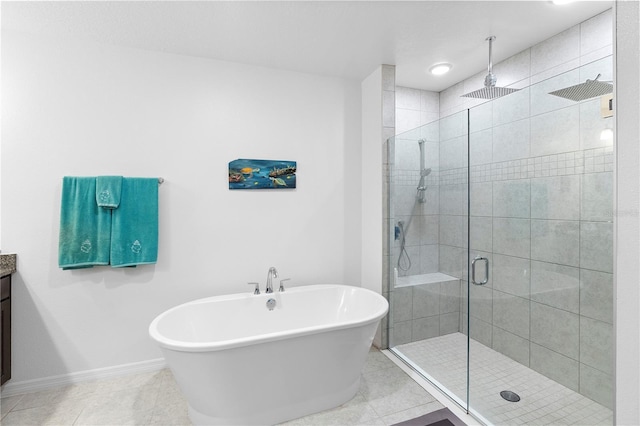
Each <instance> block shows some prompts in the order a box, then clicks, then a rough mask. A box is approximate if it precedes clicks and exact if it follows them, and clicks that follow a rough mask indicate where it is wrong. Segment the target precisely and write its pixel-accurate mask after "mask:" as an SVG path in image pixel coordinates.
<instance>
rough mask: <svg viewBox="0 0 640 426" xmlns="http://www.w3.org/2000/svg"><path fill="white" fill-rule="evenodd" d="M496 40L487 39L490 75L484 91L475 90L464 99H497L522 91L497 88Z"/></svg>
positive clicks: (485, 81) (485, 79) (486, 79)
mask: <svg viewBox="0 0 640 426" xmlns="http://www.w3.org/2000/svg"><path fill="white" fill-rule="evenodd" d="M495 39H496V37H495V36H490V37H487V39H486V40H487V41H488V42H489V66H488V67H487V70H488V71H489V73H488V74H487V75H486V77H485V78H484V87H483V88H482V89H478V90H474V91H473V92H469V93H465V94H464V95H462V97H465V98H476V99H495V98H499V97H501V96H505V95H509V94H511V93H513V92H517V91H518V90H520V89H511V88H508V87H496V82H497V81H498V78H497V77H496V76H495V75H494V74H493V62H492V60H491V51H492V45H493V41H494V40H495Z"/></svg>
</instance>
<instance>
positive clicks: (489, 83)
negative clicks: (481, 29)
mask: <svg viewBox="0 0 640 426" xmlns="http://www.w3.org/2000/svg"><path fill="white" fill-rule="evenodd" d="M495 39H496V36H489V37H487V38H486V39H485V40H486V41H488V42H489V66H487V72H488V74H487V76H486V77H485V78H484V85H485V87H494V86H495V85H496V82H497V80H498V79H497V78H496V76H495V75H493V59H492V57H493V55H492V53H493V41H494V40H495Z"/></svg>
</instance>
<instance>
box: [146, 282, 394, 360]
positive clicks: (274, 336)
mask: <svg viewBox="0 0 640 426" xmlns="http://www.w3.org/2000/svg"><path fill="white" fill-rule="evenodd" d="M335 287H338V288H345V289H355V290H356V291H362V292H365V293H371V294H372V295H374V297H375V298H376V299H377V300H379V301H380V305H381V306H380V307H376V309H375V310H372V313H371V314H369V315H366V316H363V317H362V318H361V319H358V320H351V321H349V322H339V323H335V324H330V325H328V324H322V325H316V326H311V327H303V328H299V329H294V330H284V331H278V332H274V333H266V334H262V335H260V336H250V337H242V338H237V339H228V340H224V341H220V342H185V341H180V340H175V339H169V338H167V337H165V336H163V335H162V334H161V333H160V332H159V331H158V323H159V322H160V321H161V320H162V319H163V318H164V317H165V316H166V315H169V314H170V313H172V312H174V311H176V310H178V309H183V308H184V307H186V306H189V305H196V304H202V303H208V302H210V301H212V300H216V301H225V300H237V299H245V298H249V297H262V298H265V297H271V296H272V295H269V294H261V295H253V294H248V293H233V294H225V295H218V296H210V297H204V298H200V299H195V300H192V301H189V302H185V303H181V304H179V305H177V306H174V307H172V308H169V309H167V310H165V311H163V312H162V313H160V314H159V315H158V316H156V317H155V318H154V319H153V321H152V322H151V324H150V325H149V336H150V337H151V339H152V340H154V341H155V342H156V343H157V344H158V345H159V346H160V347H161V348H162V349H163V350H173V351H178V352H211V351H220V350H228V349H233V348H240V347H244V346H251V345H257V344H260V343H265V342H272V341H278V340H284V339H291V338H295V337H298V336H307V335H313V334H318V333H325V332H330V331H333V330H341V329H349V328H357V327H363V326H366V325H369V324H371V323H374V322H378V321H380V320H381V319H382V318H383V317H384V316H385V315H386V314H387V313H388V312H389V302H388V301H387V300H386V299H385V298H384V297H383V296H382V295H381V294H379V293H376V292H374V291H373V290H369V289H367V288H363V287H356V286H350V285H345V284H311V285H303V286H298V287H292V288H290V289H287V291H286V292H291V293H294V292H303V291H309V290H313V289H320V288H335Z"/></svg>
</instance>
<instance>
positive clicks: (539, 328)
mask: <svg viewBox="0 0 640 426" xmlns="http://www.w3.org/2000/svg"><path fill="white" fill-rule="evenodd" d="M597 74H602V76H603V77H602V78H601V79H602V80H611V79H612V78H611V76H612V73H611V59H610V58H605V59H603V60H600V61H597V62H594V63H591V64H587V65H584V66H582V67H580V68H578V69H574V70H572V71H569V72H567V73H564V74H561V75H558V76H555V77H553V78H551V79H548V80H544V81H541V82H539V83H537V84H534V85H532V86H529V87H526V88H523V89H521V90H519V91H517V92H515V93H513V94H510V95H507V96H504V97H501V98H498V99H494V100H491V101H488V102H486V103H484V104H481V105H478V106H476V107H474V108H471V109H470V110H469V122H468V124H469V216H468V229H469V233H468V249H469V250H468V254H467V255H468V257H467V259H466V261H467V262H466V264H467V265H469V268H468V270H467V271H466V273H467V280H466V282H465V284H464V285H463V291H464V290H466V294H464V295H463V297H464V298H466V299H467V300H466V302H467V303H466V304H467V306H468V312H465V313H468V317H467V321H463V326H466V327H465V328H464V332H465V333H466V334H467V335H468V336H469V346H468V351H469V382H468V385H469V399H468V402H469V411H470V412H471V413H473V414H475V415H476V416H477V417H478V418H480V419H483V420H484V421H486V422H488V423H492V424H511V423H522V422H524V423H527V424H541V425H542V424H585V423H589V424H601V425H606V424H611V423H612V412H611V408H612V401H613V400H612V395H613V392H612V385H613V370H612V366H613V359H612V353H613V344H612V342H613V329H612V322H613V314H612V304H613V299H612V288H613V285H612V283H613V280H612V264H613V244H612V229H613V215H612V209H613V183H612V182H613V147H612V144H613V142H612V139H611V138H610V137H608V135H609V133H608V132H607V129H610V128H611V127H612V118H611V117H610V116H607V113H606V111H604V112H603V111H602V108H601V105H603V104H606V99H601V97H600V96H595V97H591V98H587V99H584V100H578V101H576V100H569V99H565V98H562V97H559V96H555V95H553V94H550V92H554V91H557V90H561V89H563V88H567V87H570V86H572V85H576V84H579V83H581V82H585V81H586V80H587V79H589V78H590V79H593V77H594V76H595V75H597ZM463 305H465V303H463Z"/></svg>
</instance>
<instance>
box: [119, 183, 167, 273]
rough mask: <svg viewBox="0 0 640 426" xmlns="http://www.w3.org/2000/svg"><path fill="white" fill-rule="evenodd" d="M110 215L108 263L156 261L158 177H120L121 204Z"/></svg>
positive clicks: (139, 263)
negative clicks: (109, 254) (109, 255)
mask: <svg viewBox="0 0 640 426" xmlns="http://www.w3.org/2000/svg"><path fill="white" fill-rule="evenodd" d="M111 214H112V222H111V266H113V267H114V268H118V267H123V266H135V265H144V264H148V263H156V261H157V259H158V178H123V179H122V194H121V201H120V206H119V207H118V208H117V209H115V210H111Z"/></svg>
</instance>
